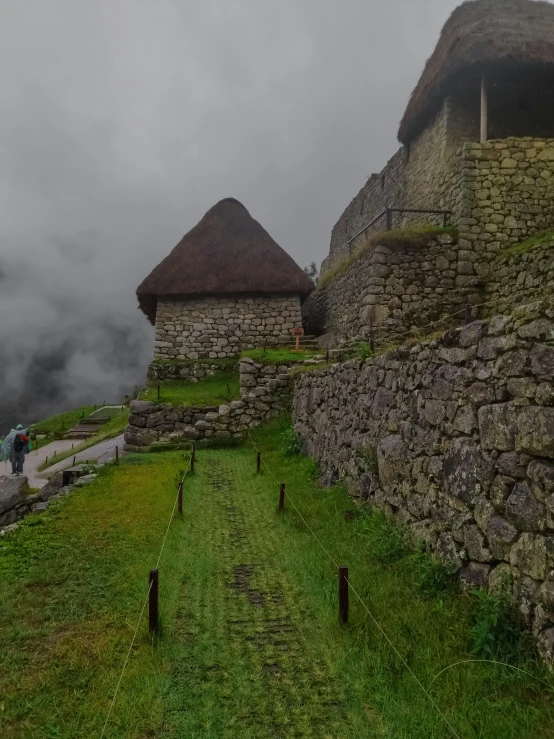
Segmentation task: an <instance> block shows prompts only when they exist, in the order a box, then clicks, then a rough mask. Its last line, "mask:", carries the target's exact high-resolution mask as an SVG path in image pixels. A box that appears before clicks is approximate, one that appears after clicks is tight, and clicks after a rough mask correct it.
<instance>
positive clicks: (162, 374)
mask: <svg viewBox="0 0 554 739" xmlns="http://www.w3.org/2000/svg"><path fill="white" fill-rule="evenodd" d="M221 369H222V367H221V365H218V364H210V363H209V362H206V361H204V362H190V361H188V362H183V361H181V362H179V361H178V360H163V359H162V360H158V361H155V362H150V365H149V366H148V373H147V377H148V379H149V380H150V381H151V382H164V380H190V381H191V382H197V381H198V380H204V379H205V378H206V377H211V376H212V375H215V373H216V372H219V371H220V370H221Z"/></svg>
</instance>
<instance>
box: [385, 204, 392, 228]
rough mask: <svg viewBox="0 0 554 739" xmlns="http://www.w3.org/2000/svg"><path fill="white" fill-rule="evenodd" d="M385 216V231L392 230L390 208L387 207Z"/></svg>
mask: <svg viewBox="0 0 554 739" xmlns="http://www.w3.org/2000/svg"><path fill="white" fill-rule="evenodd" d="M385 218H386V221H387V231H392V210H391V209H390V208H387V210H386V213H385Z"/></svg>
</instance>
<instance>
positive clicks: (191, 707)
mask: <svg viewBox="0 0 554 739" xmlns="http://www.w3.org/2000/svg"><path fill="white" fill-rule="evenodd" d="M287 428H288V427H287V425H286V423H284V422H275V423H272V424H271V425H269V426H266V427H263V428H261V429H258V430H257V431H256V432H255V433H254V434H253V436H254V439H255V441H256V443H257V445H258V446H259V448H260V449H261V452H262V458H263V460H264V462H265V463H266V464H267V465H268V467H269V468H270V469H272V470H274V471H275V474H276V476H277V480H274V479H273V478H272V477H271V476H270V475H269V473H268V472H267V471H266V470H265V468H262V469H263V472H262V474H261V475H256V472H255V452H254V450H253V449H252V448H251V447H248V446H245V447H240V448H234V449H202V450H199V451H198V453H197V465H196V471H195V474H194V475H193V476H189V477H187V479H186V480H185V487H184V515H183V516H182V518H181V517H179V516H177V517H176V520H175V521H174V522H173V524H172V526H171V527H170V529H169V533H168V538H167V542H166V546H165V550H164V553H163V557H162V560H161V563H160V568H159V569H160V609H161V633H160V635H159V636H158V637H157V638H156V639H154V640H152V639H150V638H149V636H148V632H147V625H146V618H143V620H142V622H141V624H140V626H139V629H138V633H137V638H136V641H135V644H134V647H133V650H132V653H131V656H130V661H129V664H128V667H127V670H126V671H125V674H124V676H123V680H122V682H121V688H120V691H119V694H118V697H117V701H116V703H115V706H114V710H113V714H112V718H111V720H110V723H109V726H108V730H107V732H106V735H105V736H106V737H107V738H109V739H116V738H117V739H119V738H122V737H125V738H126V739H127V738H128V739H130V738H135V739H146V737H149V738H150V739H154V738H156V739H181V737H192V738H196V739H200V738H201V739H235V737H237V738H240V739H274V737H277V738H282V739H289V738H290V739H292V738H293V737H295V738H308V737H311V738H313V739H316V738H317V739H319V738H321V739H325V738H326V737H333V738H334V739H335V738H336V739H339V738H343V737H344V739H362V738H363V739H366V738H367V737H386V738H388V739H444V738H445V737H449V736H451V734H449V730H448V729H447V728H446V726H445V724H444V723H443V721H442V719H441V717H440V716H439V715H438V714H437V711H436V709H435V707H434V706H433V705H432V704H431V703H430V702H429V700H428V698H427V697H426V696H425V694H424V693H423V691H422V690H421V688H420V687H419V686H418V684H417V682H416V681H415V679H414V677H413V675H412V674H410V672H409V671H408V670H407V668H406V666H405V664H404V663H403V662H402V660H401V659H400V658H399V657H398V654H397V653H396V652H395V651H394V650H392V649H391V646H390V644H389V642H388V641H387V640H386V639H385V638H384V636H383V633H382V632H381V631H380V630H379V629H378V628H377V627H376V625H375V622H374V621H373V620H372V619H371V617H370V616H369V615H368V613H367V612H366V611H365V609H364V608H363V607H362V605H360V603H359V602H358V601H357V600H356V598H355V597H354V595H353V594H352V592H351V596H350V599H351V600H350V604H351V606H350V620H349V623H348V625H347V626H346V627H343V626H340V625H339V623H338V619H337V572H336V568H335V566H334V564H333V563H332V562H331V560H330V558H329V556H328V555H327V554H326V553H325V552H323V551H322V549H321V547H320V545H319V544H318V543H317V541H316V539H315V538H314V535H315V536H317V538H318V539H319V540H320V542H322V543H323V545H324V547H325V549H326V550H327V551H328V553H329V554H330V555H331V557H332V558H333V559H334V560H335V562H336V563H338V564H343V563H344V564H347V565H348V566H349V579H350V581H351V583H352V585H353V587H355V588H356V591H357V592H358V593H359V594H360V596H361V597H362V599H363V602H364V603H366V604H367V606H368V608H369V610H370V612H371V613H372V614H373V616H374V617H375V619H376V620H377V622H378V623H379V624H380V626H381V628H382V629H383V630H384V632H385V633H386V634H387V636H388V638H389V639H390V641H391V642H392V644H394V646H395V648H396V650H397V651H398V653H399V654H400V655H402V659H403V660H405V661H406V662H407V663H408V665H409V667H410V668H411V670H412V671H413V673H415V675H416V676H417V678H418V679H419V680H420V681H421V683H422V684H423V685H424V686H428V685H429V684H430V683H431V681H432V680H433V678H434V677H435V675H437V674H438V672H439V671H440V670H442V669H443V668H444V667H447V666H448V665H451V664H453V663H455V662H458V661H460V660H463V659H472V658H474V655H472V654H471V653H470V645H471V638H472V630H473V629H474V627H475V619H476V617H477V616H478V613H479V608H478V605H477V603H476V602H475V601H476V599H475V598H474V597H473V596H470V595H463V594H460V593H459V592H458V590H457V588H456V587H454V586H453V585H452V584H451V583H450V580H449V578H448V576H446V575H444V572H443V570H442V568H438V567H437V566H436V565H434V564H433V562H432V560H430V558H429V557H427V556H426V555H423V554H421V553H419V552H416V551H414V550H413V549H411V548H410V547H409V546H408V545H407V544H406V540H405V538H404V536H403V534H402V531H401V530H400V529H398V528H396V527H392V526H391V525H390V524H388V523H387V522H386V520H385V519H384V518H383V517H382V516H380V515H377V514H371V513H370V512H368V511H365V510H361V509H358V508H357V507H356V506H355V505H354V503H353V502H352V500H351V499H350V498H349V497H348V496H347V494H346V493H345V492H344V490H342V488H340V487H337V488H333V489H328V490H321V489H319V488H318V486H317V485H316V484H315V482H314V481H313V478H314V476H315V475H316V473H317V469H316V467H315V465H314V463H313V461H312V460H310V459H302V458H300V457H298V456H295V455H294V451H295V449H297V446H296V445H295V444H291V438H292V437H291V434H290V432H289V433H286V432H287ZM283 437H284V439H283ZM282 439H283V441H282ZM285 448H286V449H287V450H288V452H289V453H288V454H286V453H285V451H284V449H285ZM184 467H185V462H184V460H183V455H181V454H176V453H164V454H150V455H131V456H128V457H126V458H123V460H122V464H121V465H120V466H119V467H115V466H113V465H110V466H107V467H104V468H103V469H102V470H101V471H100V476H99V477H98V478H97V479H96V480H95V481H94V482H93V484H92V485H91V486H89V487H87V488H84V489H82V490H80V491H78V492H75V493H74V494H73V495H72V496H70V497H68V498H65V499H63V500H62V501H59V502H57V503H55V504H53V507H51V508H49V509H48V511H47V512H46V513H45V514H41V515H40V516H30V517H28V518H27V519H25V520H24V521H23V523H22V526H21V528H20V529H19V530H18V531H16V532H15V533H14V534H12V535H10V536H9V537H7V538H5V539H0V575H1V577H0V696H2V697H1V698H0V726H1V732H0V733H1V735H2V737H3V739H14V738H15V737H18V738H19V737H23V739H27V737H29V738H31V737H46V738H47V739H50V738H51V737H63V738H65V739H69V737H71V738H72V739H73V738H75V739H80V738H83V739H84V738H87V739H88V737H93V736H100V733H101V730H102V726H103V723H104V720H105V717H106V713H107V710H108V708H109V704H110V701H111V699H112V696H113V691H114V689H115V685H116V683H117V680H118V678H119V674H120V669H121V667H122V665H123V662H124V660H125V657H126V654H127V650H128V648H129V644H130V643H131V639H132V636H133V632H134V629H135V626H136V621H137V617H138V614H139V613H140V609H141V607H142V603H143V600H144V596H145V595H146V590H147V575H148V571H149V569H150V568H152V567H154V566H155V564H156V561H157V557H158V552H159V547H160V545H161V542H162V539H163V537H164V534H165V530H166V525H167V521H168V520H169V516H170V513H171V510H172V507H173V504H174V496H175V491H176V484H177V480H178V478H179V469H184ZM280 481H285V482H286V483H287V494H286V498H285V510H284V511H283V513H281V514H279V513H278V511H277V500H278V488H279V482H280ZM293 503H294V505H295V506H296V507H297V508H298V511H299V512H300V513H301V516H302V518H301V517H300V516H299V515H298V513H297V512H296V511H295V510H294V507H293ZM345 514H348V516H347V515H345ZM302 519H303V520H302ZM308 527H309V528H308ZM249 567H250V569H249ZM518 659H519V660H520V662H519V664H521V665H523V666H524V667H525V669H529V670H531V671H532V672H534V673H535V674H537V676H539V677H540V678H541V679H543V680H546V681H547V682H548V683H549V685H552V686H554V681H553V678H552V677H551V676H548V675H547V674H546V673H545V672H544V671H543V670H540V669H539V668H537V667H536V666H535V665H534V664H533V662H532V660H531V658H530V657H528V656H527V655H526V653H525V652H524V651H522V652H521V654H520V655H519V656H518ZM431 694H432V697H433V699H434V701H435V702H436V704H437V705H438V706H439V708H440V711H441V712H442V713H443V714H444V716H446V718H447V719H448V721H449V723H450V724H451V725H452V726H453V727H454V729H455V731H456V733H457V735H458V736H460V737H463V738H464V739H497V738H498V739H500V738H502V739H516V738H517V739H525V738H528V739H531V737H533V739H534V738H535V737H538V738H540V737H545V738H546V737H549V736H550V737H551V736H552V725H553V721H554V702H553V701H552V691H551V689H550V688H548V687H547V686H545V685H544V684H541V683H540V682H538V681H534V680H533V679H532V678H530V677H526V676H523V675H521V674H520V673H517V672H513V671H511V670H507V669H505V668H502V667H499V666H495V665H491V664H488V663H484V664H481V663H480V664H475V663H471V664H464V665H461V666H457V667H453V668H452V669H449V670H447V671H446V672H445V673H444V674H443V675H442V676H441V678H440V679H439V680H438V681H436V682H435V683H434V684H433V686H432V688H431Z"/></svg>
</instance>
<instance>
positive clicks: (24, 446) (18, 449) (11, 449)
mask: <svg viewBox="0 0 554 739" xmlns="http://www.w3.org/2000/svg"><path fill="white" fill-rule="evenodd" d="M31 449H32V444H31V439H30V438H29V434H28V431H27V429H24V428H23V426H22V425H21V424H18V425H17V427H16V428H15V429H12V430H11V431H10V433H9V434H8V435H7V436H6V438H5V439H4V441H3V443H2V459H3V460H4V462H5V461H6V460H7V459H9V460H10V462H11V463H12V475H22V474H23V464H24V462H25V455H26V454H28V453H29V452H30V451H31Z"/></svg>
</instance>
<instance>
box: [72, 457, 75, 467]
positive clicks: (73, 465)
mask: <svg viewBox="0 0 554 739" xmlns="http://www.w3.org/2000/svg"><path fill="white" fill-rule="evenodd" d="M72 467H75V457H73V464H72Z"/></svg>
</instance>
